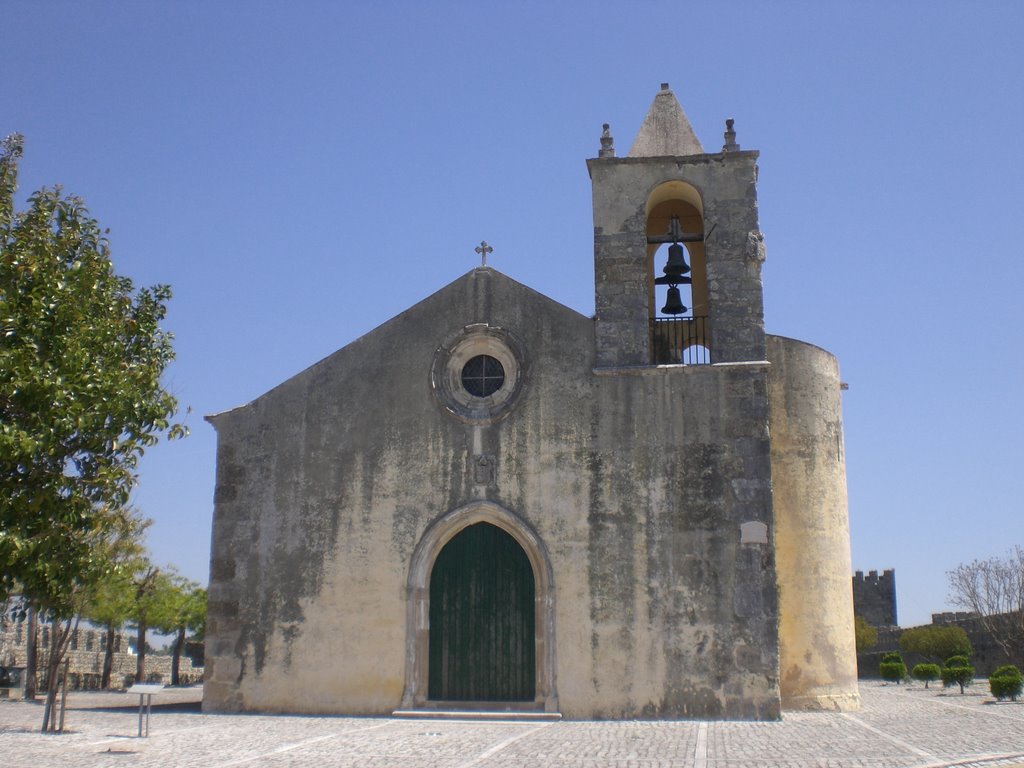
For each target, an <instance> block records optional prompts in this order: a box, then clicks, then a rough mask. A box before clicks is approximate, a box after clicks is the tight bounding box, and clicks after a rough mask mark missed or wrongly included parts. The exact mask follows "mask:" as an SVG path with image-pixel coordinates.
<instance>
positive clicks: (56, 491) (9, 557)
mask: <svg viewBox="0 0 1024 768" xmlns="http://www.w3.org/2000/svg"><path fill="white" fill-rule="evenodd" d="M21 151H22V140H21V137H20V136H18V135H17V134H14V135H12V136H9V137H8V138H7V139H5V140H4V141H3V143H2V146H0V598H3V597H5V596H7V595H9V594H12V593H14V592H17V593H20V594H21V595H23V596H25V597H26V598H28V600H29V601H30V602H31V603H32V604H33V605H35V606H37V607H38V608H39V609H40V610H41V611H43V612H50V613H53V612H56V613H57V614H59V615H61V616H68V615H71V614H69V613H68V612H69V611H71V610H72V604H73V602H74V595H75V593H76V592H77V590H78V587H79V586H80V584H81V583H82V582H83V578H84V576H85V575H86V574H87V573H88V572H90V571H95V570H96V568H95V566H96V565H97V563H94V562H93V560H94V558H93V555H92V552H91V546H92V545H93V543H95V540H96V538H97V537H98V536H99V537H100V538H102V536H103V535H104V533H105V531H104V528H105V527H106V526H108V525H109V521H108V520H107V517H108V512H109V510H117V509H120V508H121V507H123V506H124V505H125V504H126V503H127V501H128V495H129V492H130V490H131V488H132V485H133V483H134V480H135V478H134V474H133V472H134V470H135V467H136V464H137V461H138V458H139V456H140V455H141V454H142V452H143V450H144V449H145V448H146V447H147V446H150V445H152V444H153V443H155V442H156V440H157V439H158V436H159V434H160V433H162V432H167V433H168V434H169V436H171V437H177V436H179V435H182V434H184V428H183V427H182V426H180V425H177V424H172V421H171V420H172V418H173V416H174V413H175V411H176V410H177V403H176V401H175V398H174V397H173V396H172V395H171V394H170V393H169V392H167V391H166V390H165V389H164V388H163V386H162V385H161V383H160V377H161V374H162V373H163V371H164V369H165V368H166V367H167V365H168V364H169V363H170V362H171V360H172V359H173V350H172V347H171V340H172V337H171V335H170V334H168V333H167V332H165V331H163V330H162V329H161V327H160V322H161V321H162V320H163V319H164V315H165V312H166V309H165V304H166V302H167V300H168V299H169V298H170V295H171V293H170V289H169V288H168V287H167V286H164V285H158V286H154V287H152V288H143V289H141V290H139V291H137V292H136V291H135V289H134V287H133V285H132V282H131V280H129V279H128V278H126V277H120V276H118V275H117V274H116V273H115V272H114V270H113V266H112V264H111V260H110V247H109V243H108V241H107V238H106V235H105V233H104V232H103V231H102V230H101V229H100V227H99V225H98V224H97V223H96V221H95V220H94V219H92V218H90V216H89V215H88V211H87V210H86V208H85V206H84V204H83V203H82V201H81V200H80V199H79V198H77V197H73V196H67V195H64V194H63V193H62V192H61V190H60V188H55V189H42V190H40V191H39V192H36V193H35V194H34V195H32V196H31V197H30V198H29V201H28V208H27V210H25V211H23V212H19V213H16V212H15V201H14V195H15V191H16V188H17V172H18V159H19V157H20V156H21ZM99 570H100V571H102V570H103V568H102V567H100V568H99Z"/></svg>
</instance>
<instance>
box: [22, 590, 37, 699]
mask: <svg viewBox="0 0 1024 768" xmlns="http://www.w3.org/2000/svg"><path fill="white" fill-rule="evenodd" d="M26 623H27V624H28V628H27V632H28V635H27V636H26V637H25V698H26V699H28V700H30V701H31V700H33V699H35V697H36V666H37V665H38V663H39V650H38V649H39V617H38V615H37V614H36V609H35V608H34V607H33V606H31V605H30V606H29V608H28V621H27V622H26Z"/></svg>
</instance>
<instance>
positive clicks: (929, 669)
mask: <svg viewBox="0 0 1024 768" xmlns="http://www.w3.org/2000/svg"><path fill="white" fill-rule="evenodd" d="M910 676H911V677H913V678H914V679H915V680H921V681H922V682H924V687H925V688H927V687H928V683H930V682H931V681H932V680H938V679H939V678H940V677H942V668H941V667H940V666H939V665H938V664H915V665H914V668H913V669H912V670H910Z"/></svg>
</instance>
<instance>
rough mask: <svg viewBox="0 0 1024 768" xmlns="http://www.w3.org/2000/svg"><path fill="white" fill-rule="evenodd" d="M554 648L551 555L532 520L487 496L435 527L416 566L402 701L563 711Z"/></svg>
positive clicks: (418, 705) (405, 704)
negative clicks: (561, 709) (558, 691)
mask: <svg viewBox="0 0 1024 768" xmlns="http://www.w3.org/2000/svg"><path fill="white" fill-rule="evenodd" d="M554 646H555V642H554V588H553V580H552V569H551V563H550V560H549V558H548V555H547V551H546V548H545V547H544V545H543V543H542V542H541V540H540V538H539V536H538V535H537V533H536V532H535V531H534V530H533V528H532V527H531V526H530V525H529V524H527V523H526V522H525V521H524V520H523V519H522V518H520V517H519V516H518V515H516V514H514V513H512V512H510V511H509V510H507V509H505V508H503V507H501V506H499V505H497V504H494V503H493V502H486V501H480V502H474V503H472V504H469V505H466V506H464V507H460V508H458V509H456V510H454V511H452V512H449V513H448V514H447V515H445V516H443V517H441V518H439V519H438V520H436V521H435V522H434V523H433V524H432V525H431V526H430V527H429V528H428V529H427V530H426V532H425V533H424V534H423V538H422V539H421V540H420V542H419V544H417V546H416V550H415V551H414V553H413V556H412V561H411V563H410V568H409V582H408V600H407V603H406V674H405V691H404V693H403V695H402V704H401V706H402V709H404V710H410V709H436V708H439V707H445V706H448V705H451V704H453V703H457V704H458V705H459V706H460V707H467V708H474V709H492V708H495V707H496V706H498V705H500V707H501V709H509V708H512V709H526V710H534V711H536V710H539V711H544V712H557V711H558V697H557V694H556V691H555V679H554V669H555V661H554V659H555V654H554ZM531 653H532V656H531Z"/></svg>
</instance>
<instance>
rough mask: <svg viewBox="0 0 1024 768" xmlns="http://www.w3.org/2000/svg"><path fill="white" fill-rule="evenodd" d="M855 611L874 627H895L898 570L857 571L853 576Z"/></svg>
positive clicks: (896, 623) (896, 622)
mask: <svg viewBox="0 0 1024 768" xmlns="http://www.w3.org/2000/svg"><path fill="white" fill-rule="evenodd" d="M853 612H854V614H855V615H857V616H861V617H863V618H864V620H865V621H866V622H867V623H868V624H870V625H871V626H873V627H895V626H897V625H898V624H899V622H898V621H897V617H896V571H894V570H892V569H889V570H886V571H882V573H881V574H879V573H878V571H868V574H867V576H865V575H864V571H857V572H856V573H855V574H854V576H853Z"/></svg>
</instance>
